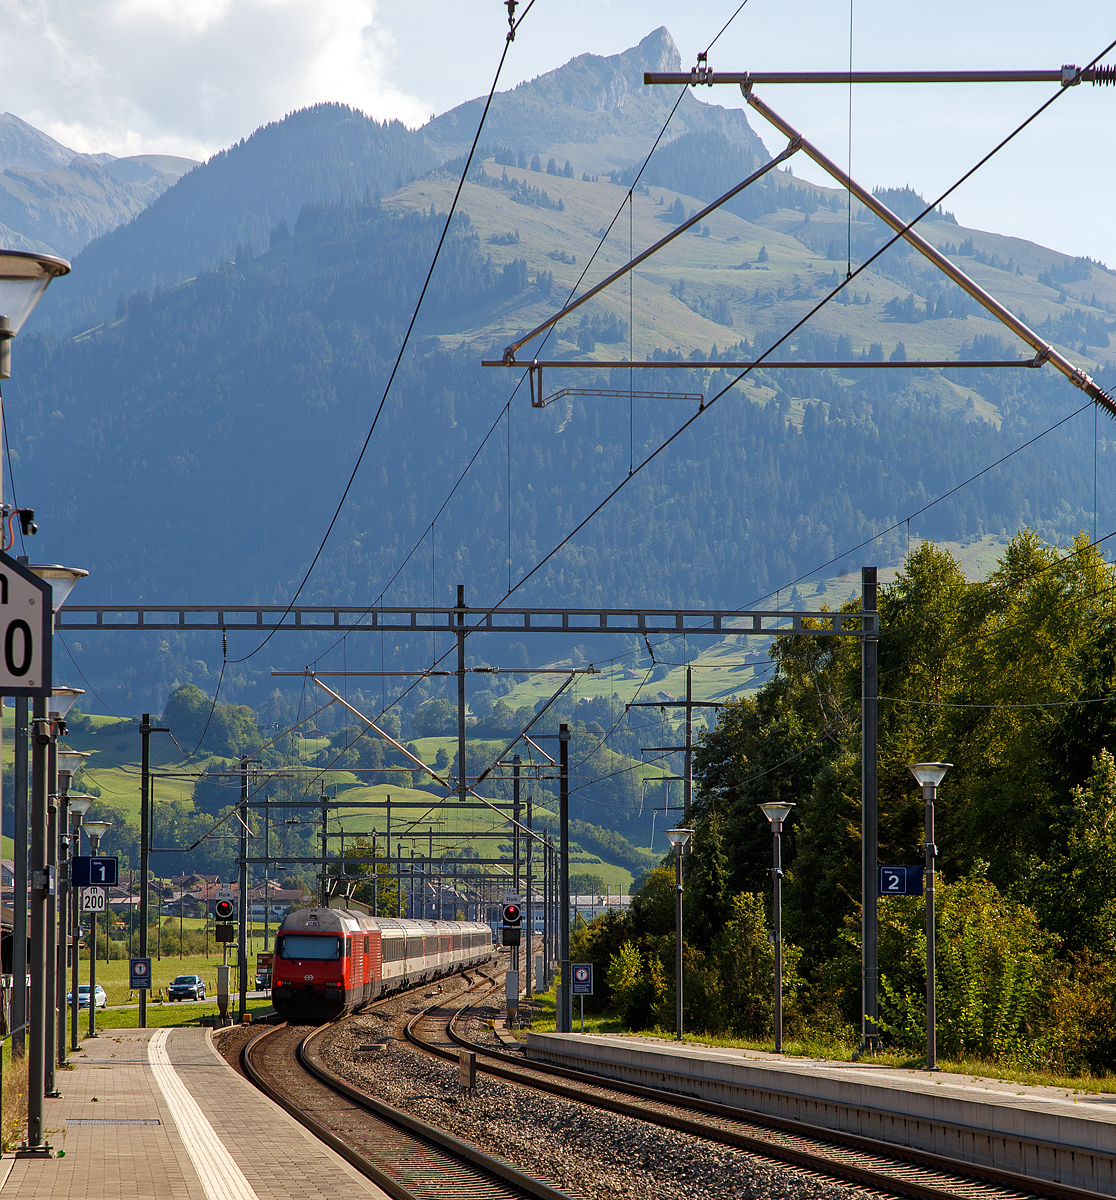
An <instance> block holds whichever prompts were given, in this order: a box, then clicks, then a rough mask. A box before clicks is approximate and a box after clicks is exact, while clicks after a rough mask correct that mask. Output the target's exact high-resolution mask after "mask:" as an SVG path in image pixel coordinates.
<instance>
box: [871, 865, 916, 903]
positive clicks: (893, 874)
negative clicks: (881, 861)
mask: <svg viewBox="0 0 1116 1200" xmlns="http://www.w3.org/2000/svg"><path fill="white" fill-rule="evenodd" d="M880 895H881V896H921V895H922V868H921V867H880Z"/></svg>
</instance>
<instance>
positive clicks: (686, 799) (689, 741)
mask: <svg viewBox="0 0 1116 1200" xmlns="http://www.w3.org/2000/svg"><path fill="white" fill-rule="evenodd" d="M683 774H684V775H685V776H686V778H685V781H684V782H683V784H682V816H683V818H684V820H683V822H682V823H683V824H684V825H689V823H690V804H691V802H692V801H693V798H694V670H693V667H691V666H690V664H689V663H687V664H686V769H685V771H684V772H683Z"/></svg>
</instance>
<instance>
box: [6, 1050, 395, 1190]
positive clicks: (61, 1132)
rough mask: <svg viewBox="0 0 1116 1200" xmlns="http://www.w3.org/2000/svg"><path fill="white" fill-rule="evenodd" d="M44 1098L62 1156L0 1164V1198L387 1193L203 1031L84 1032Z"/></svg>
mask: <svg viewBox="0 0 1116 1200" xmlns="http://www.w3.org/2000/svg"><path fill="white" fill-rule="evenodd" d="M70 1062H71V1063H72V1064H73V1070H66V1071H59V1072H58V1075H57V1079H58V1084H59V1088H60V1090H61V1092H62V1097H61V1098H60V1099H55V1100H47V1101H46V1109H45V1115H46V1121H45V1125H46V1128H47V1130H48V1131H49V1136H48V1139H47V1140H48V1141H49V1142H50V1144H51V1145H52V1146H53V1147H54V1150H55V1152H56V1155H57V1152H58V1151H64V1152H65V1154H64V1156H56V1157H53V1158H45V1157H44V1158H20V1157H17V1156H12V1155H5V1156H4V1158H3V1160H2V1161H0V1197H2V1200H149V1198H151V1197H157V1198H158V1200H326V1198H327V1197H328V1198H330V1200H332V1198H333V1197H336V1196H337V1195H339V1194H344V1195H346V1196H353V1197H360V1198H362V1200H387V1196H386V1193H384V1192H383V1191H381V1190H380V1189H379V1188H378V1187H376V1186H375V1185H374V1184H372V1183H371V1182H370V1181H369V1180H367V1179H365V1178H364V1176H363V1175H361V1174H360V1173H359V1172H358V1171H357V1170H356V1169H355V1168H353V1167H352V1166H350V1165H349V1163H347V1162H346V1161H345V1160H344V1159H343V1158H341V1157H340V1156H339V1155H337V1154H335V1153H334V1152H333V1151H332V1150H330V1149H329V1148H328V1147H327V1146H325V1145H323V1144H322V1143H321V1142H319V1141H318V1140H317V1139H316V1138H315V1137H313V1135H311V1134H310V1133H308V1132H307V1131H306V1130H305V1129H303V1127H302V1126H301V1125H299V1124H298V1122H297V1121H295V1120H294V1119H293V1118H292V1117H290V1116H288V1115H287V1114H286V1113H285V1112H284V1111H283V1110H282V1109H281V1108H279V1107H278V1105H276V1104H273V1103H272V1102H271V1101H270V1100H268V1099H267V1098H266V1097H265V1096H263V1095H262V1094H261V1093H260V1092H259V1091H257V1090H256V1088H254V1087H253V1086H252V1085H251V1084H250V1083H249V1082H248V1081H247V1080H245V1079H243V1078H242V1077H241V1076H240V1075H238V1074H237V1073H236V1072H235V1071H233V1070H232V1069H231V1068H230V1067H229V1066H228V1064H227V1063H226V1062H225V1060H224V1059H223V1058H221V1056H220V1055H219V1054H218V1053H217V1050H216V1049H215V1048H214V1046H213V1041H212V1033H211V1031H210V1030H208V1029H199V1028H176V1029H170V1030H167V1029H124V1030H111V1031H105V1033H103V1034H102V1035H101V1036H100V1037H98V1038H95V1039H87V1040H86V1041H85V1042H83V1043H82V1051H81V1052H79V1053H78V1054H77V1055H73V1056H71V1058H70Z"/></svg>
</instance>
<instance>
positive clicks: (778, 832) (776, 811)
mask: <svg viewBox="0 0 1116 1200" xmlns="http://www.w3.org/2000/svg"><path fill="white" fill-rule="evenodd" d="M758 807H759V808H760V809H761V810H762V812H763V815H764V816H765V817H766V818H767V820H768V822H769V823H770V825H771V836H772V858H771V882H772V885H773V886H772V890H773V893H774V894H773V904H772V910H773V916H774V921H775V934H774V940H775V1053H776V1054H782V1052H783V822H784V821H785V820H786V819H787V817H789V816H790V811H791V809H792V808H794V805H793V804H791V803H788V802H786V801H783V800H769V801H768V802H767V803H766V804H761V805H759V806H758Z"/></svg>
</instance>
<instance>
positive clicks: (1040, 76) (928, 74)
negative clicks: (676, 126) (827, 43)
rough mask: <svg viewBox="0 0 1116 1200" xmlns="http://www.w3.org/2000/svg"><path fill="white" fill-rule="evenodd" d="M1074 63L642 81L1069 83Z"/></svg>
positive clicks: (1099, 71)
mask: <svg viewBox="0 0 1116 1200" xmlns="http://www.w3.org/2000/svg"><path fill="white" fill-rule="evenodd" d="M1104 70H1105V68H1104V67H1085V68H1084V69H1083V70H1082V71H1081V72H1080V77H1081V81H1082V82H1085V83H1089V82H1095V81H1097V80H1098V79H1104V78H1105V76H1104V75H1103V72H1104ZM1077 75H1078V69H1077V68H1076V67H1070V66H1066V67H1060V68H1058V69H1056V70H1053V71H710V70H709V69H708V68H706V67H698V68H696V69H695V70H694V71H693V72H689V71H687V72H685V73H681V74H680V73H679V72H677V71H669V72H659V71H645V72H644V74H643V82H644V83H645V84H650V83H666V84H675V85H680V86H687V87H696V86H698V85H700V84H706V85H708V86H709V87H712V86H713V84H715V83H733V84H755V83H762V84H780V83H798V84H802V83H835V84H845V85H848V84H850V83H1060V84H1061V85H1062V86H1063V87H1072V86H1073V85H1074V84H1076V83H1077V82H1078V80H1077V78H1076V76H1077Z"/></svg>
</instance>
